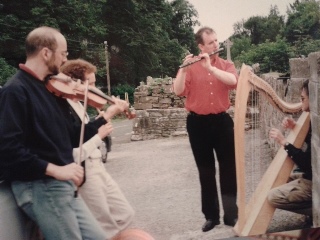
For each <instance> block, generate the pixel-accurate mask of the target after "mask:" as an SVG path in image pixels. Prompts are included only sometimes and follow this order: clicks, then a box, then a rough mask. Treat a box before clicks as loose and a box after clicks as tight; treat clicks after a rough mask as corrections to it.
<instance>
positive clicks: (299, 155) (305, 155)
mask: <svg viewBox="0 0 320 240" xmlns="http://www.w3.org/2000/svg"><path fill="white" fill-rule="evenodd" d="M284 150H285V151H286V152H287V153H288V156H289V157H290V158H291V159H292V160H293V161H294V163H295V164H296V165H297V166H298V167H299V168H300V169H301V170H302V171H303V172H305V173H310V171H311V147H310V143H309V145H308V147H307V149H306V151H302V149H299V148H296V147H295V146H293V145H292V144H291V143H289V144H288V145H287V146H284Z"/></svg>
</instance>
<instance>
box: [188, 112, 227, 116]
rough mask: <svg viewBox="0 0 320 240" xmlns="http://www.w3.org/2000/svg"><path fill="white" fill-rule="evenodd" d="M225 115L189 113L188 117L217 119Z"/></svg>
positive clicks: (223, 113)
mask: <svg viewBox="0 0 320 240" xmlns="http://www.w3.org/2000/svg"><path fill="white" fill-rule="evenodd" d="M225 114H227V113H226V112H221V113H210V114H198V113H195V112H192V111H190V112H189V115H190V116H193V117H219V116H223V115H225Z"/></svg>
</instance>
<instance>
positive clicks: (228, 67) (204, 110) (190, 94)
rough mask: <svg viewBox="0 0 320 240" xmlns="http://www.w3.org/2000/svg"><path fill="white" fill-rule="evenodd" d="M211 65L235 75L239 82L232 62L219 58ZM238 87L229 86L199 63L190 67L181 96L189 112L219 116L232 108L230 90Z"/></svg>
mask: <svg viewBox="0 0 320 240" xmlns="http://www.w3.org/2000/svg"><path fill="white" fill-rule="evenodd" d="M211 64H212V66H215V67H216V68H218V69H221V70H224V71H226V72H229V73H232V74H234V75H235V76H236V78H237V81H238V73H237V70H236V68H235V66H234V64H233V63H232V62H229V61H227V60H224V59H222V58H219V57H217V58H216V60H215V62H214V63H211ZM236 87H237V84H235V85H227V84H224V83H223V82H221V81H220V80H218V79H217V78H216V77H215V76H213V74H212V73H210V72H209V71H208V70H207V69H205V68H204V67H203V66H202V65H201V62H200V61H199V62H196V63H194V64H193V65H191V66H189V67H188V71H187V74H186V81H185V89H184V91H183V92H182V93H181V94H180V96H185V97H186V103H185V108H186V109H187V110H188V111H192V112H195V113H197V114H210V113H213V114H217V113H220V112H225V111H226V110H227V109H228V108H229V107H230V100H229V90H231V89H235V88H236Z"/></svg>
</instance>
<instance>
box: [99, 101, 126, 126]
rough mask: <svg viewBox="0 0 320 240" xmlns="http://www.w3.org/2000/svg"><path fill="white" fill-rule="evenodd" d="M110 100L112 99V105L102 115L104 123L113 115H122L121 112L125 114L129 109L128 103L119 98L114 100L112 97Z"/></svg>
mask: <svg viewBox="0 0 320 240" xmlns="http://www.w3.org/2000/svg"><path fill="white" fill-rule="evenodd" d="M111 98H112V101H113V102H114V104H113V105H111V106H109V107H108V108H107V110H106V111H105V112H104V114H103V117H104V119H105V120H106V121H109V120H110V119H111V118H113V117H114V116H115V115H117V114H119V113H122V112H126V111H128V109H129V103H128V102H126V101H124V100H121V99H119V98H116V97H115V96H112V97H111Z"/></svg>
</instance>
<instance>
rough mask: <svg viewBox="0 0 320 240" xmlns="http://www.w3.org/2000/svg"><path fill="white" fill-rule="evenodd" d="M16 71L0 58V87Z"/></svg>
mask: <svg viewBox="0 0 320 240" xmlns="http://www.w3.org/2000/svg"><path fill="white" fill-rule="evenodd" d="M16 71H17V69H16V68H14V67H12V66H11V65H9V64H8V63H7V62H6V60H5V59H4V58H1V57H0V86H3V85H4V84H5V83H6V82H7V80H8V79H9V78H10V77H11V76H12V75H13V74H15V73H16Z"/></svg>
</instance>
